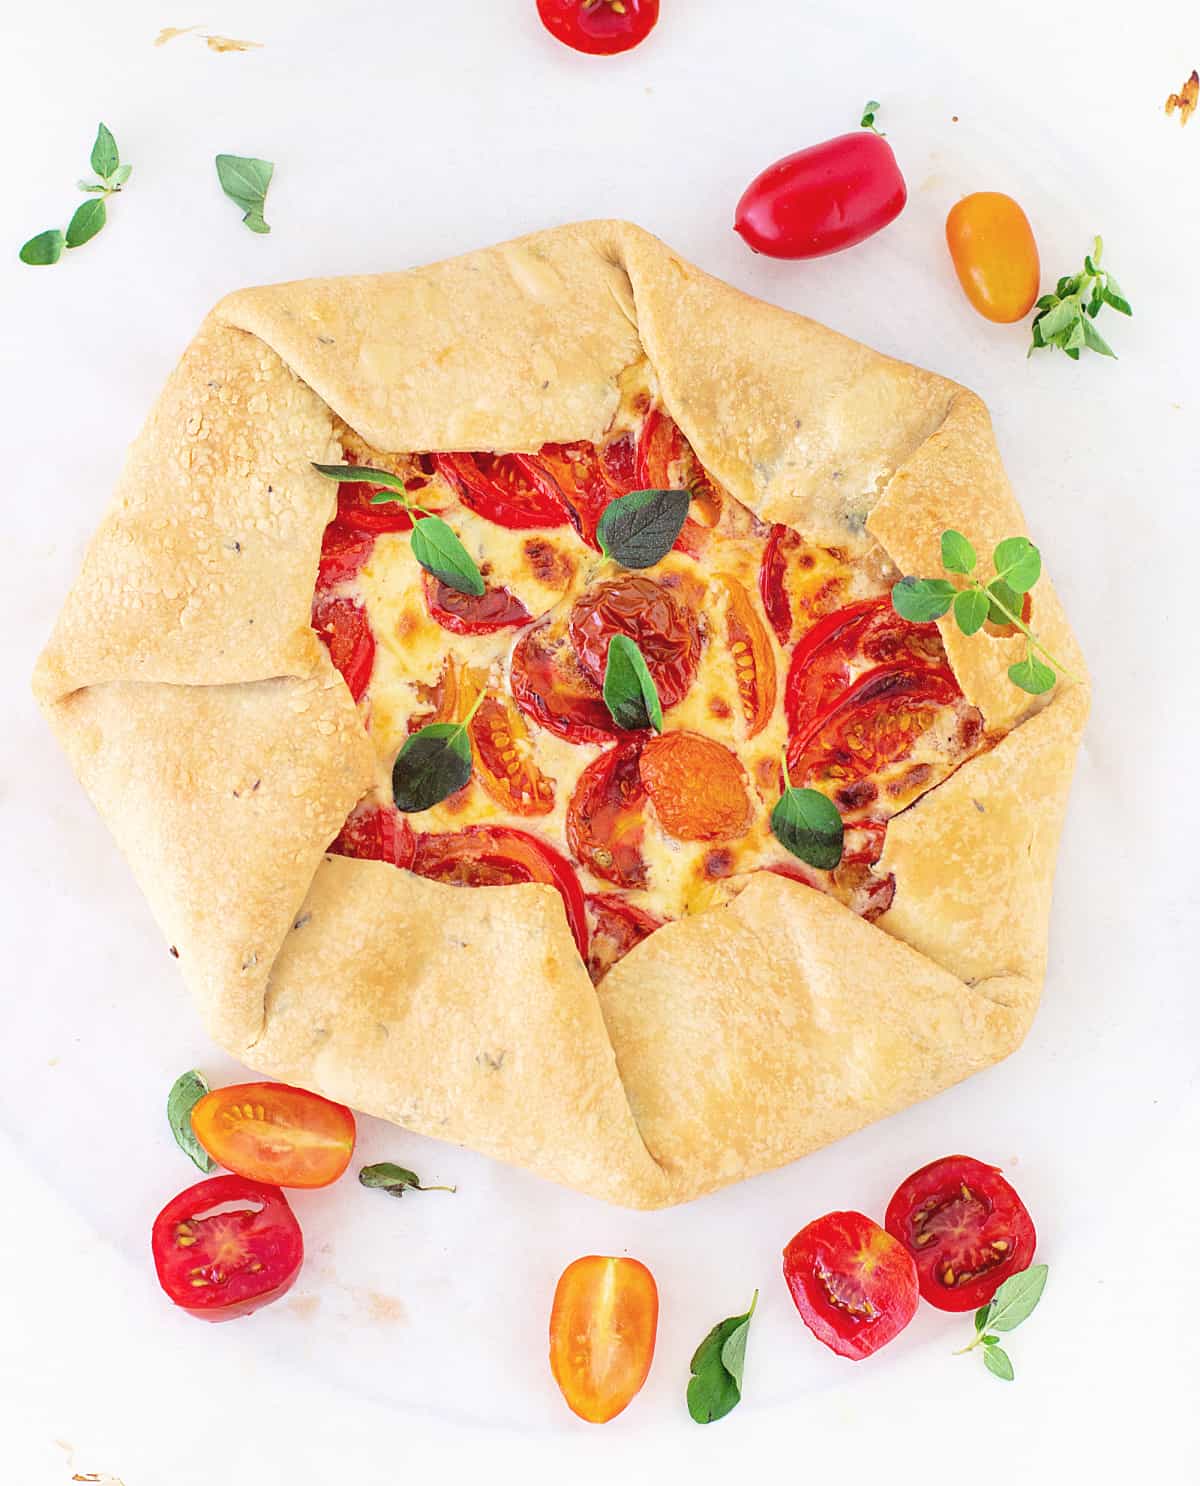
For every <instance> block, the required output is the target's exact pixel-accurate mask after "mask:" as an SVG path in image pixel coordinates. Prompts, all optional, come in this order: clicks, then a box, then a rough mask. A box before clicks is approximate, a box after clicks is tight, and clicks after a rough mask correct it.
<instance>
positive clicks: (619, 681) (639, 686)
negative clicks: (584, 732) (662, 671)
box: [604, 635, 663, 733]
mask: <svg viewBox="0 0 1200 1486" xmlns="http://www.w3.org/2000/svg"><path fill="white" fill-rule="evenodd" d="M604 704H605V706H606V707H607V708H608V710H609V712H610V713H611V714H612V720H613V721H614V722H615V723H616V725H617V726H618V727H619V728H628V729H629V731H630V732H636V731H637V730H638V729H640V728H648V727H652V728H653V729H654V730H655V732H658V733H661V732H662V728H663V714H662V703H661V702H660V701H659V699H658V688H657V687H656V686H655V684H654V677H653V676H651V674H650V672H649V669H648V668H647V666H646V662H645V660H644V659H643V658H642V652H641V651H640V650H639V649H638V647H637V645H636V643H635V642H634V641H633V640H631V639H630V638H629V636H628V635H614V636H613V637H612V639H611V640H610V641H609V642H608V657H607V659H606V661H605V664H604Z"/></svg>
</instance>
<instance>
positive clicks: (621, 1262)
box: [550, 1254, 658, 1424]
mask: <svg viewBox="0 0 1200 1486" xmlns="http://www.w3.org/2000/svg"><path fill="white" fill-rule="evenodd" d="M657 1335H658V1287H657V1286H656V1285H655V1283H654V1276H653V1275H652V1274H651V1273H650V1271H649V1270H648V1269H647V1268H646V1266H645V1265H644V1264H641V1263H639V1261H638V1260H636V1259H613V1258H608V1257H606V1256H601V1255H599V1254H589V1255H588V1256H587V1257H586V1258H584V1259H576V1260H575V1262H574V1263H573V1264H568V1265H567V1267H566V1269H564V1270H563V1272H562V1276H561V1278H560V1279H559V1282H558V1285H557V1287H556V1288H555V1291H554V1305H553V1308H552V1309H551V1312H550V1371H551V1372H552V1373H553V1374H554V1381H555V1382H556V1383H557V1384H558V1386H559V1388H560V1389H561V1390H562V1396H563V1397H564V1398H565V1399H566V1401H567V1407H568V1408H569V1409H570V1410H571V1412H572V1413H575V1414H578V1415H579V1417H580V1418H581V1419H586V1420H587V1421H588V1423H589V1424H607V1422H608V1421H609V1420H610V1419H615V1418H616V1416H617V1415H618V1414H619V1413H620V1412H621V1410H622V1409H623V1408H625V1406H626V1405H627V1404H628V1403H629V1402H630V1401H631V1400H632V1399H633V1398H634V1397H635V1396H636V1394H637V1393H638V1391H639V1389H640V1388H641V1386H642V1384H643V1383H644V1382H645V1381H646V1377H647V1375H648V1373H649V1372H650V1364H651V1363H652V1362H653V1361H654V1342H655V1339H656V1337H657Z"/></svg>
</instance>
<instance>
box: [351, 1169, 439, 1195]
mask: <svg viewBox="0 0 1200 1486" xmlns="http://www.w3.org/2000/svg"><path fill="white" fill-rule="evenodd" d="M358 1179H359V1181H360V1182H361V1183H362V1184H363V1186H364V1187H374V1188H377V1189H378V1190H379V1191H381V1192H387V1193H389V1194H390V1195H391V1196H392V1197H403V1196H404V1194H405V1192H407V1191H408V1190H409V1189H410V1188H411V1190H412V1191H414V1192H456V1191H457V1190H458V1188H457V1187H423V1186H422V1185H421V1179H420V1177H419V1176H418V1175H417V1174H416V1172H415V1171H409V1169H408V1167H407V1166H397V1165H396V1164H395V1163H394V1162H393V1161H380V1162H379V1163H378V1164H377V1165H375V1166H364V1167H363V1168H362V1170H361V1171H360V1172H359V1173H358Z"/></svg>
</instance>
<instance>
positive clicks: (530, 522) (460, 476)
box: [433, 454, 570, 530]
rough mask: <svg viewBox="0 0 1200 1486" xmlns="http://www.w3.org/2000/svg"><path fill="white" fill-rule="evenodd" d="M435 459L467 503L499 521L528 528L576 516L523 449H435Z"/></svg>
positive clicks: (564, 522)
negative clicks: (491, 451)
mask: <svg viewBox="0 0 1200 1486" xmlns="http://www.w3.org/2000/svg"><path fill="white" fill-rule="evenodd" d="M433 463H434V466H435V468H436V469H437V470H438V472H439V473H440V474H441V475H443V476H444V477H445V478H446V479H447V480H448V481H449V482H450V484H451V485H452V486H453V487H454V489H455V490H456V491H457V492H458V498H459V500H461V501H462V503H463V505H464V506H466V507H467V508H468V509H469V510H472V511H474V512H475V513H476V515H479V516H482V517H483V518H484V519H485V520H487V521H494V522H495V523H496V525H497V526H506V527H509V528H510V529H512V530H527V529H531V528H534V527H540V526H566V525H567V523H568V522H569V521H570V515H569V513H568V511H567V507H566V504H565V503H564V501H563V498H562V493H561V491H560V490H559V489H558V486H557V485H555V483H554V481H553V480H552V479H551V478H550V476H549V475H548V474H547V473H546V471H545V470H543V469H539V468H538V466H537V465H536V464H535V463H533V462H532V461H530V460H527V459H524V458H523V457H522V456H521V455H519V454H435V455H434V456H433Z"/></svg>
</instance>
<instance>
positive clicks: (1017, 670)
mask: <svg viewBox="0 0 1200 1486" xmlns="http://www.w3.org/2000/svg"><path fill="white" fill-rule="evenodd" d="M1008 679H1009V680H1010V681H1011V682H1012V684H1013V685H1014V686H1019V687H1020V688H1021V690H1022V691H1027V692H1029V694H1030V695H1031V696H1035V697H1040V696H1041V695H1042V693H1043V692H1045V691H1049V690H1050V688H1051V687H1052V686H1053V685H1054V683H1055V681H1056V680H1057V679H1058V678H1057V677H1056V676H1055V674H1054V672H1053V671H1052V670H1051V669H1050V667H1049V666H1047V665H1043V664H1042V662H1041V661H1040V660H1038V658H1037V656H1036V655H1034V654H1033V653H1032V652H1030V654H1028V655H1027V656H1026V657H1025V659H1024V660H1019V661H1018V662H1017V663H1016V665H1015V666H1009V668H1008Z"/></svg>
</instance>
